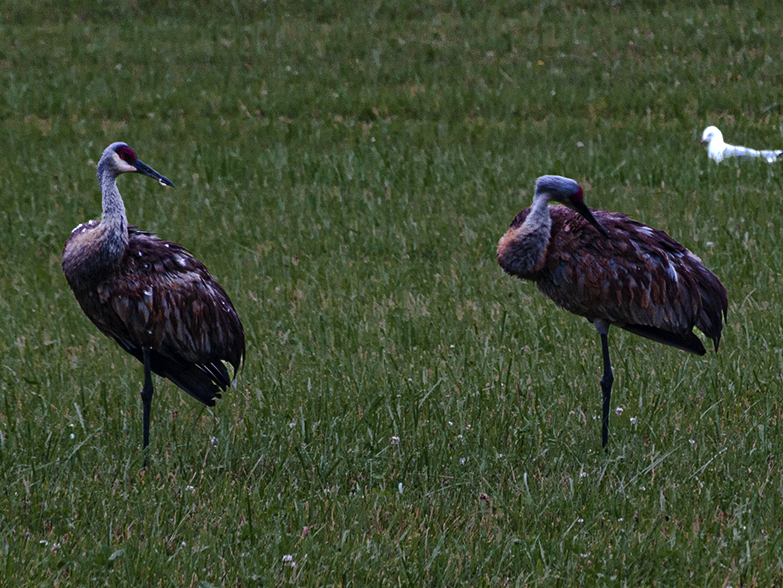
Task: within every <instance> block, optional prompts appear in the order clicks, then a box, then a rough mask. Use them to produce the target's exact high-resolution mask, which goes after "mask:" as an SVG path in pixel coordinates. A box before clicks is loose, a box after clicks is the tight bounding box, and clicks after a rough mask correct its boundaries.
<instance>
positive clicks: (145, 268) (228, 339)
mask: <svg viewBox="0 0 783 588" xmlns="http://www.w3.org/2000/svg"><path fill="white" fill-rule="evenodd" d="M125 172H136V173H140V174H144V175H145V176H149V177H151V178H153V179H156V180H158V181H159V182H160V183H161V184H163V185H166V186H173V185H174V184H173V183H171V181H170V180H168V179H167V178H165V177H163V176H162V175H160V174H159V173H158V172H156V171H155V170H153V169H152V168H150V167H149V166H147V165H146V164H144V163H142V162H141V161H139V159H138V158H137V157H136V153H134V151H133V150H132V149H131V148H130V147H128V146H127V145H126V144H125V143H112V144H111V145H109V146H108V147H107V148H106V150H105V151H104V152H103V156H102V157H101V160H100V162H98V181H99V183H100V186H101V190H102V192H103V217H102V219H101V221H100V222H98V221H89V222H87V223H84V224H81V225H79V226H78V227H76V228H75V229H74V230H73V232H72V233H71V236H70V238H69V239H68V241H67V242H66V243H65V248H64V249H63V259H62V267H63V272H64V273H65V278H66V280H67V281H68V284H69V285H70V287H71V290H73V293H74V295H75V296H76V300H77V301H78V302H79V306H81V308H82V310H83V311H84V314H86V315H87V317H88V318H89V319H90V320H91V321H92V322H93V323H94V324H95V326H96V327H98V330H100V331H101V332H102V333H103V334H104V335H106V336H107V337H110V338H111V339H113V340H114V341H116V342H117V343H118V344H119V345H120V347H122V348H123V349H124V350H125V351H127V352H128V353H130V354H131V355H133V356H134V357H135V358H136V359H138V360H139V361H140V362H141V363H143V364H144V388H143V389H142V391H141V399H142V403H143V406H144V429H143V450H146V448H147V446H148V445H149V429H150V408H151V405H152V392H153V387H152V374H151V372H154V373H156V374H158V375H159V376H163V377H164V378H168V379H169V380H171V381H172V382H174V384H176V385H177V386H179V387H180V388H182V389H183V390H184V391H185V392H187V393H188V394H190V395H191V396H193V398H195V399H196V400H198V401H200V402H203V403H204V404H206V405H207V406H214V405H215V398H220V392H221V391H225V390H226V389H227V388H228V386H229V385H230V384H231V380H232V378H229V375H228V371H227V370H226V366H225V365H224V364H223V361H226V362H228V363H229V364H231V366H232V367H233V370H234V376H236V373H237V370H238V369H239V367H240V366H241V364H242V363H243V361H244V356H245V333H244V330H243V328H242V323H241V322H240V321H239V317H238V316H237V312H236V310H234V306H233V305H232V304H231V300H229V298H228V295H227V294H226V292H225V291H224V290H223V288H222V287H221V286H220V284H218V283H217V282H216V281H215V280H214V278H213V277H212V276H211V275H210V273H209V272H208V271H207V268H206V267H205V266H204V264H202V263H201V262H200V261H198V260H197V259H196V258H195V257H193V255H191V254H190V252H189V251H187V250H186V249H185V248H184V247H182V246H180V245H177V244H176V243H171V242H170V241H164V240H163V239H159V238H158V237H156V236H155V235H153V234H152V233H146V232H144V231H140V230H138V229H137V228H135V227H130V226H128V221H127V218H126V216H125V207H124V205H123V202H122V197H121V196H120V192H119V190H117V184H116V180H117V176H119V175H120V174H121V173H125ZM146 463H147V458H146V452H145V457H144V464H145V466H146Z"/></svg>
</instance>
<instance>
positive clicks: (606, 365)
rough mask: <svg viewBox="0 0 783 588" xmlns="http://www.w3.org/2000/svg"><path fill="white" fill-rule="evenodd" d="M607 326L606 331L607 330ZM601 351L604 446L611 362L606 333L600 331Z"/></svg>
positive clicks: (603, 441)
mask: <svg viewBox="0 0 783 588" xmlns="http://www.w3.org/2000/svg"><path fill="white" fill-rule="evenodd" d="M608 330H609V329H608V328H607V332H608ZM599 333H600V334H601V351H602V353H603V356H604V376H603V377H602V378H601V392H602V393H603V406H602V408H603V419H602V421H601V447H606V444H607V443H608V442H609V404H610V402H611V401H612V383H613V382H614V374H612V362H611V361H609V340H608V337H607V333H601V332H600V330H599Z"/></svg>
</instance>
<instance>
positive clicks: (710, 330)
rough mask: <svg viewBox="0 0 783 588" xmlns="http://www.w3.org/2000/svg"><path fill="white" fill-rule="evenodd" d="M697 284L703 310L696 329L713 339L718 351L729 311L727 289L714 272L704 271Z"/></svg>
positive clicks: (697, 277)
mask: <svg viewBox="0 0 783 588" xmlns="http://www.w3.org/2000/svg"><path fill="white" fill-rule="evenodd" d="M696 283H697V285H698V287H699V291H700V292H701V310H700V311H699V317H698V320H697V321H696V328H698V329H699V330H700V331H701V332H702V333H704V334H705V335H707V337H709V338H710V339H712V343H713V344H714V345H715V351H717V350H718V346H719V345H720V337H721V334H722V333H723V323H724V322H725V321H726V317H727V314H728V310H729V296H728V293H727V292H726V288H724V287H723V284H721V283H720V280H718V278H717V276H716V275H715V274H713V273H712V272H708V271H704V272H700V273H699V274H697V276H696Z"/></svg>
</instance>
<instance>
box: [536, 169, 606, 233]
mask: <svg viewBox="0 0 783 588" xmlns="http://www.w3.org/2000/svg"><path fill="white" fill-rule="evenodd" d="M539 195H546V197H547V199H549V200H556V201H557V202H560V203H561V204H565V205H566V206H567V207H568V208H570V209H571V210H574V211H576V212H578V213H579V214H580V215H582V217H584V219H585V220H587V222H589V223H590V224H591V225H593V226H594V227H595V228H596V229H598V230H599V231H601V234H602V235H604V236H605V237H608V236H609V233H607V232H606V229H604V228H603V227H602V226H601V223H599V222H598V221H597V220H596V218H595V216H593V213H592V212H590V209H589V208H587V205H586V204H585V201H584V192H583V191H582V186H580V185H579V184H577V183H576V182H575V181H574V180H572V179H570V178H564V177H563V176H541V177H540V178H538V179H537V180H536V196H539Z"/></svg>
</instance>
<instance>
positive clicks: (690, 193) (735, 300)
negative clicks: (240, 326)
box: [0, 0, 783, 588]
mask: <svg viewBox="0 0 783 588" xmlns="http://www.w3.org/2000/svg"><path fill="white" fill-rule="evenodd" d="M113 4H115V3H97V2H95V3H90V2H86V1H84V0H79V1H76V0H72V1H70V2H53V1H44V0H40V1H37V2H27V1H25V2H22V1H21V0H7V1H6V2H4V3H3V5H2V6H0V88H2V93H1V94H0V119H1V120H2V124H1V125H0V162H2V168H1V170H0V315H2V320H1V321H0V324H1V325H2V326H1V327H0V351H1V352H2V357H3V359H2V368H1V370H0V387H1V388H2V391H1V393H0V489H1V490H2V491H1V492H0V579H2V581H0V584H2V585H8V586H60V587H65V586H72V587H88V586H147V585H149V586H194V587H200V588H208V587H209V586H215V587H217V586H281V585H288V584H297V585H302V586H315V585H323V586H331V585H340V586H343V585H352V586H365V585H379V586H392V585H406V586H410V585H428V586H482V585H486V586H498V585H513V586H533V585H537V586H550V585H559V586H571V585H602V586H603V585H606V586H631V585H635V586H639V585H641V586H651V585H658V586H734V587H735V588H736V587H738V586H773V585H777V586H780V585H781V584H782V583H783V507H781V504H782V503H783V421H782V420H781V419H783V403H782V400H783V396H782V395H781V391H782V390H783V386H782V385H781V378H782V377H783V345H781V337H782V336H783V306H781V303H783V294H781V280H783V252H782V251H781V247H780V243H781V239H783V216H782V215H781V213H780V211H781V202H780V201H781V197H782V196H783V194H782V192H783V186H782V185H781V179H782V178H783V167H781V165H783V164H778V165H767V164H765V163H762V162H757V161H750V162H743V163H741V164H738V163H736V162H734V161H726V162H724V163H723V164H721V165H720V166H717V165H715V164H714V163H712V162H708V160H707V156H706V153H705V151H704V150H703V149H702V148H701V147H699V145H698V139H699V138H700V135H701V131H702V129H703V128H704V127H705V126H707V125H708V124H715V125H717V126H719V127H720V128H721V129H722V130H723V132H724V135H725V136H726V139H727V141H730V142H733V143H737V144H745V145H748V146H757V147H781V148H783V117H781V110H782V109H783V106H782V105H783V93H782V91H781V80H782V79H783V78H781V76H783V3H780V2H778V1H776V0H769V1H768V2H758V3H755V4H754V5H753V6H746V5H745V4H744V3H740V2H729V3H728V5H724V4H713V3H711V2H704V3H681V4H682V6H680V5H679V4H680V3H667V4H666V5H665V6H664V7H660V5H659V3H654V2H644V3H634V2H618V3H609V2H603V1H601V2H598V1H596V2H584V3H579V2H574V3H569V4H568V5H567V6H565V7H564V6H562V5H561V4H560V3H558V2H540V3H536V4H533V3H531V4H527V3H523V2H516V3H514V2H508V3H495V2H487V3H483V4H481V5H479V4H478V3H475V4H474V3H472V2H446V1H438V0H433V1H432V2H419V3H407V2H390V3H380V2H378V3H373V4H370V3H368V4H366V5H365V4H362V3H350V2H338V1H332V2H329V1H327V2H323V3H318V4H313V5H311V4H310V3H306V2H290V3H278V2H274V1H272V0H270V1H269V2H266V1H265V0H262V1H261V2H257V1H251V0H232V1H227V2H222V3H209V2H181V3H177V2H170V3H153V2H126V3H122V4H121V5H120V6H117V7H116V8H115V7H114V6H112V5H113ZM117 4H119V3H117ZM686 4H687V5H686ZM695 4H699V5H700V7H697V6H694V5H695ZM748 4H751V3H748ZM115 10H116V12H115ZM116 140H123V141H127V142H128V143H129V144H130V145H131V146H132V147H133V148H134V149H136V151H137V152H138V154H139V157H140V158H141V159H142V160H143V161H145V162H146V163H147V164H149V165H151V166H152V167H154V168H155V169H156V170H158V171H159V172H161V173H162V174H164V175H166V176H167V177H169V178H170V179H171V180H172V181H174V183H175V184H176V185H177V187H176V188H170V189H164V188H163V187H161V186H159V185H158V184H157V183H155V182H152V181H150V180H148V179H146V178H142V177H141V176H133V177H130V176H123V177H122V178H121V179H120V181H119V182H118V185H119V188H120V191H121V192H122V194H123V196H124V198H125V205H126V208H127V210H128V216H129V220H130V222H131V223H132V224H136V225H139V226H140V227H142V228H144V229H146V230H150V231H156V232H158V233H159V234H160V235H161V236H163V237H165V238H167V239H170V240H173V241H177V242H179V243H182V244H183V245H185V246H186V247H188V248H189V249H190V250H191V251H192V252H193V253H194V254H195V255H196V256H197V257H198V258H199V259H201V260H202V261H203V262H204V263H205V264H206V265H207V267H209V268H210V269H211V270H212V272H213V273H214V274H215V276H216V277H217V278H218V280H219V281H220V282H221V283H222V284H223V286H224V287H225V288H226V290H227V291H228V292H229V294H230V295H231V297H232V300H233V301H234V304H235V305H236V307H237V309H238V311H239V314H240V316H241V318H242V320H243V323H244V325H245V329H246V333H247V339H248V355H247V362H246V365H245V368H244V371H242V372H241V373H240V374H239V377H238V379H237V385H236V387H235V388H233V389H231V390H230V391H229V393H227V394H225V395H224V397H223V400H222V401H219V402H218V405H217V406H216V407H215V408H214V409H204V407H202V406H200V405H197V403H195V402H194V401H193V400H192V399H191V398H190V397H188V396H187V395H185V394H183V393H181V392H180V391H179V390H178V389H177V388H176V387H174V386H173V385H172V384H170V383H168V382H165V381H163V380H160V379H157V380H156V386H157V392H156V396H155V399H154V402H153V409H152V410H153V424H152V444H151V447H150V449H151V452H150V464H149V467H148V468H147V469H146V470H145V469H143V468H142V460H143V455H142V454H141V451H140V447H141V402H140V399H139V392H140V390H141V385H142V373H143V371H142V367H141V365H140V364H139V363H138V362H137V361H136V360H134V359H132V358H130V357H128V356H127V355H126V354H125V353H124V352H122V351H121V350H120V349H119V347H117V346H116V345H115V344H114V343H112V342H111V341H109V340H108V339H106V338H104V337H103V336H102V335H101V334H100V333H99V332H98V331H97V330H96V329H95V328H94V327H93V325H92V324H91V323H89V321H88V320H87V319H86V317H85V316H84V315H83V314H82V312H81V310H80V309H79V307H78V305H77V303H76V301H75V299H74V298H73V295H72V294H71V292H70V290H69V289H68V286H67V284H66V282H65V279H64V277H63V275H62V271H61V269H60V253H61V250H62V246H63V244H64V242H65V240H66V239H67V237H68V235H69V233H70V231H71V229H72V228H73V227H75V226H76V225H77V224H79V223H80V222H84V221H86V220H88V219H91V218H99V216H100V191H99V188H98V184H97V181H96V179H95V167H94V164H95V162H97V160H98V159H99V157H100V155H101V152H102V150H103V149H104V148H105V147H106V146H107V145H108V144H109V143H110V142H112V141H116ZM545 173H559V174H562V175H567V176H570V177H573V178H575V179H577V180H578V181H580V182H581V183H582V184H583V185H584V186H585V187H586V188H587V189H588V190H587V193H586V200H587V203H588V205H590V206H591V207H593V208H603V209H608V210H618V211H624V212H627V213H628V214H630V215H631V216H633V217H635V218H637V219H639V220H642V221H644V222H646V223H648V224H650V225H653V226H655V227H657V228H661V229H664V230H666V231H667V232H669V233H670V234H671V235H672V236H673V237H674V238H676V239H677V240H679V241H680V242H682V243H683V244H684V245H685V246H687V247H688V248H689V249H691V250H692V251H693V252H694V253H695V254H697V255H698V256H700V257H701V258H702V259H703V260H704V262H705V264H706V265H707V266H708V267H709V268H711V269H712V270H713V271H714V272H715V273H716V274H717V275H718V276H719V277H720V278H721V279H722V281H723V283H724V284H725V286H726V288H727V289H728V292H729V301H730V306H729V323H728V325H727V327H726V329H725V330H724V339H723V341H722V345H721V349H720V351H719V352H718V353H717V354H715V353H712V352H710V353H709V354H708V355H706V356H704V357H703V358H702V357H695V356H691V355H688V354H685V353H682V352H679V351H676V350H673V349H669V348H664V347H663V346H661V345H658V344H655V343H652V342H649V341H646V340H643V339H640V338H638V337H635V336H633V335H630V334H627V333H625V332H621V331H620V330H619V329H613V330H612V332H611V333H610V344H611V350H612V354H613V359H614V363H615V378H616V380H615V388H614V396H613V409H614V408H615V407H620V408H622V409H623V411H622V414H621V415H616V414H615V413H614V412H613V415H612V418H611V424H610V427H611V437H610V443H609V447H608V451H607V452H606V453H604V452H602V451H601V450H600V420H599V415H600V388H599V383H598V381H599V378H600V374H601V360H600V343H599V339H598V336H597V335H596V333H595V330H594V328H593V327H592V326H591V325H590V324H589V323H588V322H586V321H585V320H583V319H580V318H578V317H576V316H573V315H571V314H569V313H567V312H565V311H562V310H559V309H557V308H556V307H555V306H554V304H553V303H551V302H550V301H548V300H547V299H545V298H544V297H543V296H542V295H541V294H540V293H538V291H537V290H536V288H535V286H534V285H533V284H529V283H523V282H520V281H518V280H515V279H513V278H511V277H509V276H505V275H503V274H502V273H501V270H500V268H499V267H498V265H497V263H496V261H495V247H496V244H497V240H498V238H499V237H500V236H501V235H502V234H503V233H504V232H505V230H506V228H507V226H508V223H509V222H510V220H511V219H512V218H513V216H514V214H515V213H516V212H517V211H518V210H519V209H521V208H523V207H525V206H528V205H529V204H530V202H531V199H532V193H533V184H534V182H535V179H536V177H537V176H539V175H542V174H545ZM618 412H619V411H618Z"/></svg>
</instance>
